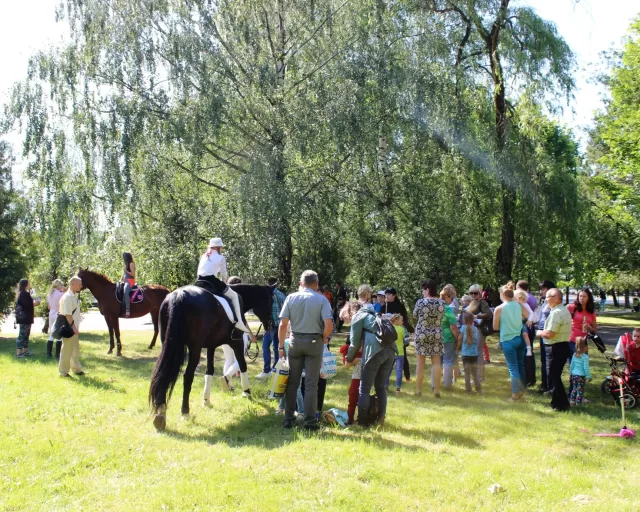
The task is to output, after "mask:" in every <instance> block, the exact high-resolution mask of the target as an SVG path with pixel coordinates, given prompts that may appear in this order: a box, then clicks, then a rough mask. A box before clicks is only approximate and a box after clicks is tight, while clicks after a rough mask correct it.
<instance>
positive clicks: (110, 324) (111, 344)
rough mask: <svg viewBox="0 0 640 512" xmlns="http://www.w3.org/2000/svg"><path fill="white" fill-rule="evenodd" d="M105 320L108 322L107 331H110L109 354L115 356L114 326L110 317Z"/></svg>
mask: <svg viewBox="0 0 640 512" xmlns="http://www.w3.org/2000/svg"><path fill="white" fill-rule="evenodd" d="M104 319H105V321H106V322H107V329H109V350H108V351H107V354H113V347H114V344H113V324H112V323H111V320H110V319H109V317H108V316H105V317H104Z"/></svg>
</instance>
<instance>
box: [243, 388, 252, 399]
mask: <svg viewBox="0 0 640 512" xmlns="http://www.w3.org/2000/svg"><path fill="white" fill-rule="evenodd" d="M242 398H248V399H249V400H251V391H249V390H247V391H243V392H242Z"/></svg>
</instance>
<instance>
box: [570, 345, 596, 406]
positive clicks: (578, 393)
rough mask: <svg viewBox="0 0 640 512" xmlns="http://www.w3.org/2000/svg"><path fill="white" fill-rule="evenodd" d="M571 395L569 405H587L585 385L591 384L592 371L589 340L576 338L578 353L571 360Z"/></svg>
mask: <svg viewBox="0 0 640 512" xmlns="http://www.w3.org/2000/svg"><path fill="white" fill-rule="evenodd" d="M570 373H571V383H572V384H573V387H572V389H571V395H570V396H569V405H572V406H574V405H580V404H582V403H583V402H585V403H586V400H585V399H584V398H583V396H584V385H585V383H586V382H591V370H590V369H589V354H588V353H587V340H585V339H584V338H576V353H575V354H574V356H573V359H571V367H570Z"/></svg>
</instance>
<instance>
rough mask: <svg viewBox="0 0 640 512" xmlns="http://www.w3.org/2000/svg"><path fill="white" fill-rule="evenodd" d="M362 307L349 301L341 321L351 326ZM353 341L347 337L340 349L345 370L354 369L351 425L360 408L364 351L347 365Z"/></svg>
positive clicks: (350, 411) (351, 393) (348, 407)
mask: <svg viewBox="0 0 640 512" xmlns="http://www.w3.org/2000/svg"><path fill="white" fill-rule="evenodd" d="M361 306H362V305H361V304H360V303H359V302H357V301H349V302H347V303H346V305H345V306H344V308H342V311H340V320H342V321H343V322H344V323H346V324H351V319H352V318H353V317H354V316H355V314H356V313H357V312H358V310H359V309H360V307H361ZM350 344H351V340H350V339H349V336H347V340H346V342H345V344H344V345H343V346H342V347H340V353H341V354H342V361H343V362H344V367H345V368H353V371H352V372H351V385H350V386H349V405H348V406H347V415H348V416H349V425H353V423H354V418H355V414H356V408H357V407H358V395H359V390H360V378H361V376H362V350H360V352H359V353H358V355H357V356H356V358H355V359H354V360H353V362H352V363H347V362H346V358H347V352H348V350H349V346H350Z"/></svg>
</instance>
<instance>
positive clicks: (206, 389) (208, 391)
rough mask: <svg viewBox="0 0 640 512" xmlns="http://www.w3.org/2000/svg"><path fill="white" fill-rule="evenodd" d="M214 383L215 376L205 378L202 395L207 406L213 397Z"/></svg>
mask: <svg viewBox="0 0 640 512" xmlns="http://www.w3.org/2000/svg"><path fill="white" fill-rule="evenodd" d="M212 382H213V375H205V376H204V393H202V400H203V401H204V403H205V404H208V403H209V398H210V397H211V383H212Z"/></svg>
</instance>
